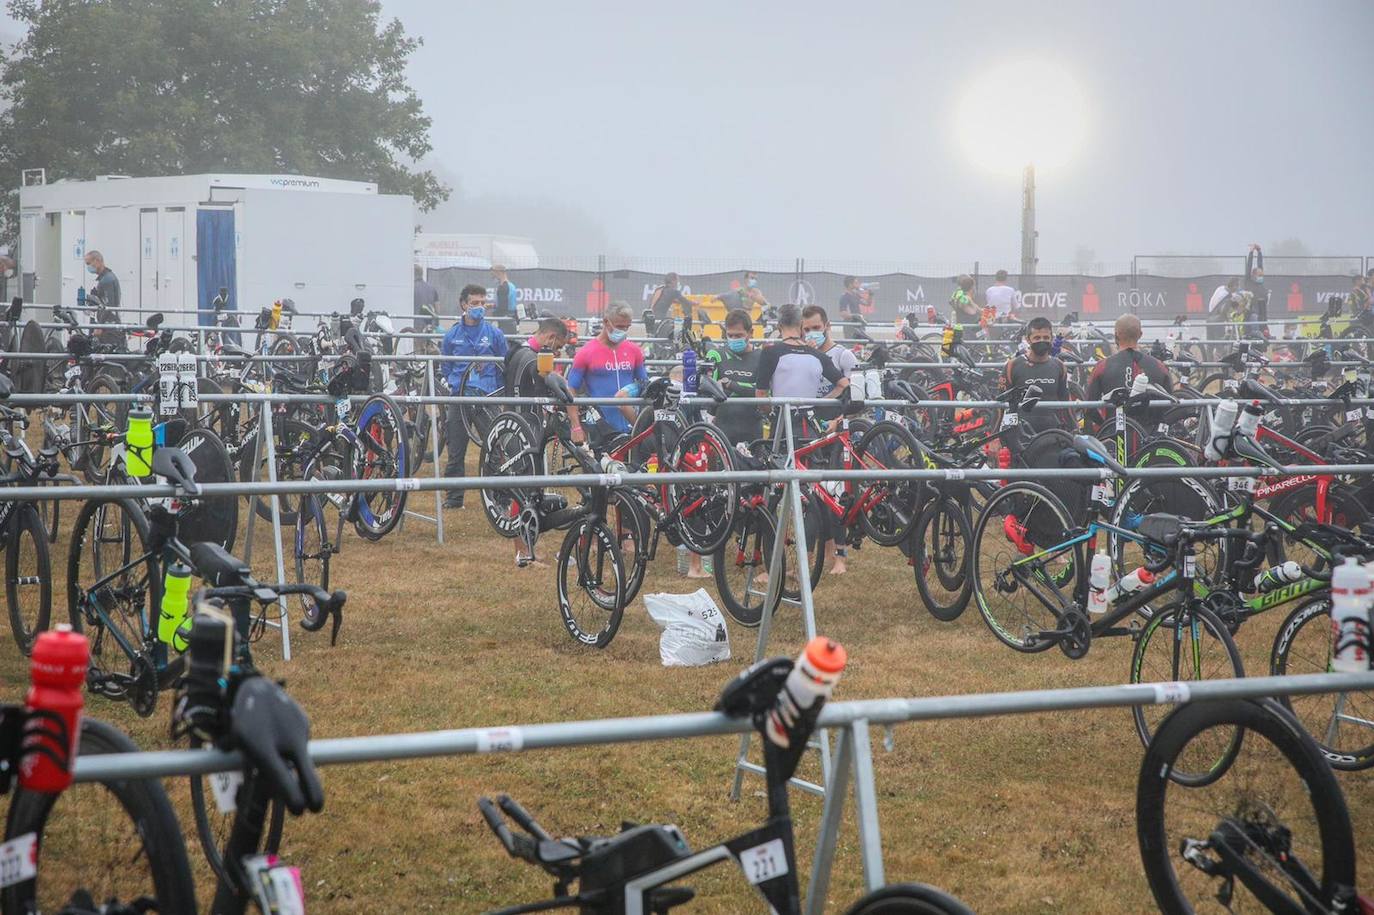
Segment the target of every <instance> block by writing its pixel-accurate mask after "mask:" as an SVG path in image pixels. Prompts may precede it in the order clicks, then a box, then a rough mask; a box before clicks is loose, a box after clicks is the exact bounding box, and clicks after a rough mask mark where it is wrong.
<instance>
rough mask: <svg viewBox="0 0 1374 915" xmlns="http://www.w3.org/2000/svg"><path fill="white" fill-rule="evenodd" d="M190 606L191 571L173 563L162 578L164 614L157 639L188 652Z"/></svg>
mask: <svg viewBox="0 0 1374 915" xmlns="http://www.w3.org/2000/svg"><path fill="white" fill-rule="evenodd" d="M190 605H191V569H190V567H189V566H185V565H182V564H181V563H180V562H173V563H172V564H171V565H169V566H168V567H167V574H166V575H164V576H163V578H162V612H161V613H160V614H159V615H158V618H157V637H158V640H159V641H161V642H163V643H165V644H167V645H171V646H172V647H173V648H175V649H176V650H177V651H185V650H186V644H187V643H186V636H187V635H188V634H189V632H190V628H191V627H190V624H189V620H188V619H187V615H188V611H189V610H190Z"/></svg>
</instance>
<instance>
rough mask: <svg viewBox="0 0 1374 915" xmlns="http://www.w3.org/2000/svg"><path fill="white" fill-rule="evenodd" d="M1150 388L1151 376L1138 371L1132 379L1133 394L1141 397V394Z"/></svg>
mask: <svg viewBox="0 0 1374 915" xmlns="http://www.w3.org/2000/svg"><path fill="white" fill-rule="evenodd" d="M1149 389H1150V376H1149V375H1146V374H1145V373H1144V372H1139V373H1137V374H1136V376H1135V378H1134V380H1132V381H1131V396H1132V397H1139V396H1140V395H1141V394H1144V393H1145V392H1146V391H1148V390H1149Z"/></svg>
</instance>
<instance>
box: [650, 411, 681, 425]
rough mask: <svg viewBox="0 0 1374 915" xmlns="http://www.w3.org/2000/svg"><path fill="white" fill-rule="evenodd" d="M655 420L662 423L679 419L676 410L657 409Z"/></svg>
mask: <svg viewBox="0 0 1374 915" xmlns="http://www.w3.org/2000/svg"><path fill="white" fill-rule="evenodd" d="M654 421H655V422H660V423H671V422H676V421H677V411H676V410H655V411H654Z"/></svg>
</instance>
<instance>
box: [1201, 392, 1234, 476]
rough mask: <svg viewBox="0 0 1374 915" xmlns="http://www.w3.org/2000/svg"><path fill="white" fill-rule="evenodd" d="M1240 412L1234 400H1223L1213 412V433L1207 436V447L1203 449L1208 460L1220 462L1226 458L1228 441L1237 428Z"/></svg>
mask: <svg viewBox="0 0 1374 915" xmlns="http://www.w3.org/2000/svg"><path fill="white" fill-rule="evenodd" d="M1239 410H1240V408H1239V407H1238V406H1237V405H1236V402H1235V401H1234V400H1223V401H1221V402H1220V403H1218V404H1217V405H1216V407H1215V408H1214V409H1213V410H1212V420H1211V423H1210V425H1211V431H1210V432H1208V434H1207V447H1206V448H1204V449H1203V454H1205V455H1206V457H1207V460H1209V461H1219V460H1221V459H1222V458H1223V457H1225V456H1226V447H1225V444H1226V439H1228V438H1230V436H1231V430H1232V429H1234V428H1235V427H1236V414H1237V413H1238V412H1239Z"/></svg>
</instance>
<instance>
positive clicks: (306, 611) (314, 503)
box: [292, 493, 341, 629]
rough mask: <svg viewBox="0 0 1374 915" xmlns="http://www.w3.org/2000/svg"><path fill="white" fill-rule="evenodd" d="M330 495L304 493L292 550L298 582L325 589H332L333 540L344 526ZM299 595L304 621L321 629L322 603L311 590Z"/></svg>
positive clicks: (303, 624) (297, 513)
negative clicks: (310, 592) (330, 585)
mask: <svg viewBox="0 0 1374 915" xmlns="http://www.w3.org/2000/svg"><path fill="white" fill-rule="evenodd" d="M330 498H331V496H329V495H327V494H320V493H305V494H303V495H302V496H301V498H300V502H299V503H298V504H299V509H298V510H297V512H296V536H295V541H294V544H293V547H294V548H293V550H292V552H293V553H294V554H295V561H296V583H297V584H302V585H304V584H311V585H315V586H316V587H319V588H321V589H323V590H325V591H328V590H329V562H330V559H332V558H333V555H334V553H335V551H336V549H335V548H336V546H337V544H335V543H334V542H333V541H334V537H335V536H336V534H335V531H337V530H339V529H340V528H341V525H340V524H339V522H338V519H339V515H340V512H339V509H338V506H337V505H333V504H331V503H330V501H329V500H330ZM326 505H330V507H331V511H328V512H326V511H325V506H326ZM331 521H332V522H333V523H332V524H331ZM299 597H300V603H301V625H302V626H305V627H306V628H307V629H310V628H312V627H313V628H316V629H318V628H319V627H320V626H321V625H323V622H324V621H323V620H321V619H320V606H319V604H318V603H317V602H316V601H315V599H314V598H313V597H311V596H310V595H309V594H301V595H299Z"/></svg>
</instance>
